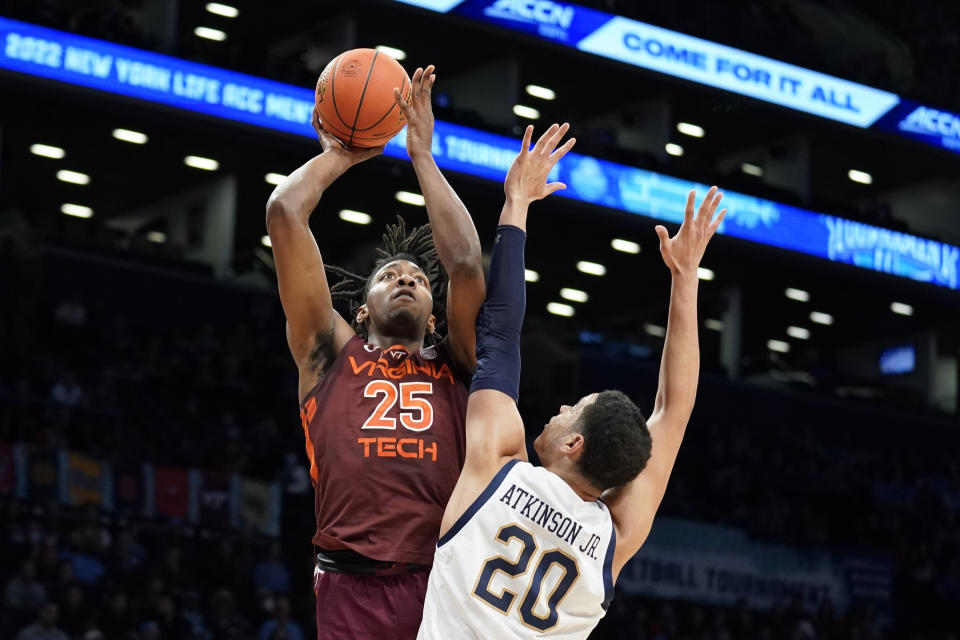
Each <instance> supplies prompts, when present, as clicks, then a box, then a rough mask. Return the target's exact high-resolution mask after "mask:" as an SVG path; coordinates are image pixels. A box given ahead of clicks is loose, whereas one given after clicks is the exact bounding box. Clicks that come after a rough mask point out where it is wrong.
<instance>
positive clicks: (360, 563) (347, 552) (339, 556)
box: [314, 548, 427, 576]
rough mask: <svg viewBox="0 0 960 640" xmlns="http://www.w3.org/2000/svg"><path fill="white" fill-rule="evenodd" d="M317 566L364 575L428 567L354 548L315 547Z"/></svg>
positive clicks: (387, 574) (401, 572)
mask: <svg viewBox="0 0 960 640" xmlns="http://www.w3.org/2000/svg"><path fill="white" fill-rule="evenodd" d="M314 550H315V551H316V560H317V566H318V567H320V569H321V570H322V571H329V572H330V573H349V574H354V575H364V576H394V575H400V574H403V573H411V572H413V571H419V570H420V569H426V568H427V565H423V564H412V563H409V562H386V561H383V560H374V559H373V558H368V557H367V556H365V555H363V554H360V553H357V552H356V551H354V550H353V549H316V548H315V549H314Z"/></svg>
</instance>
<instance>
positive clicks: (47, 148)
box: [30, 144, 67, 160]
mask: <svg viewBox="0 0 960 640" xmlns="http://www.w3.org/2000/svg"><path fill="white" fill-rule="evenodd" d="M30 153H32V154H33V155H35V156H43V157H44V158H53V159H54V160H59V159H61V158H62V157H63V156H65V155H67V154H66V152H65V151H64V150H63V149H61V148H60V147H54V146H51V145H49V144H32V145H30Z"/></svg>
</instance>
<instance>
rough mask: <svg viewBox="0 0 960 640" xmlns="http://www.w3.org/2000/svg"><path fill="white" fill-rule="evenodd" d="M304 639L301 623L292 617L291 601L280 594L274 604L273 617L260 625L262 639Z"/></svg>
mask: <svg viewBox="0 0 960 640" xmlns="http://www.w3.org/2000/svg"><path fill="white" fill-rule="evenodd" d="M280 637H283V638H286V639H287V640H303V630H301V629H300V625H298V624H297V623H296V622H294V621H293V620H291V619H290V601H289V600H288V599H287V598H286V597H284V596H279V597H278V598H277V599H276V601H275V604H274V611H273V617H272V618H271V619H270V620H267V621H266V622H264V623H263V625H262V626H261V627H260V640H278V639H279V638H280Z"/></svg>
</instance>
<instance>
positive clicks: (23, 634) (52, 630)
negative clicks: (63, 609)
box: [17, 602, 70, 640]
mask: <svg viewBox="0 0 960 640" xmlns="http://www.w3.org/2000/svg"><path fill="white" fill-rule="evenodd" d="M58 615H59V611H58V610H57V605H55V604H53V603H52V602H48V603H46V604H44V605H43V606H41V607H40V610H39V612H38V614H37V621H36V622H35V623H33V624H32V625H30V626H29V627H26V628H25V629H21V630H20V633H18V634H17V640H70V637H69V636H68V635H67V634H65V633H64V632H63V631H61V630H60V629H59V628H58V627H57V617H58Z"/></svg>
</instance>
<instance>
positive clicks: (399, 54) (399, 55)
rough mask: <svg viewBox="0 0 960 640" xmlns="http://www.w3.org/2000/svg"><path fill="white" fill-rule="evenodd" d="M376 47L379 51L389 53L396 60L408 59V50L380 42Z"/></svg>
mask: <svg viewBox="0 0 960 640" xmlns="http://www.w3.org/2000/svg"><path fill="white" fill-rule="evenodd" d="M376 49H377V51H379V52H380V53H385V54H387V55H388V56H390V57H391V58H393V59H394V60H406V59H407V52H406V51H404V50H403V49H396V48H394V47H388V46H387V45H385V44H378V45H377V46H376Z"/></svg>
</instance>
